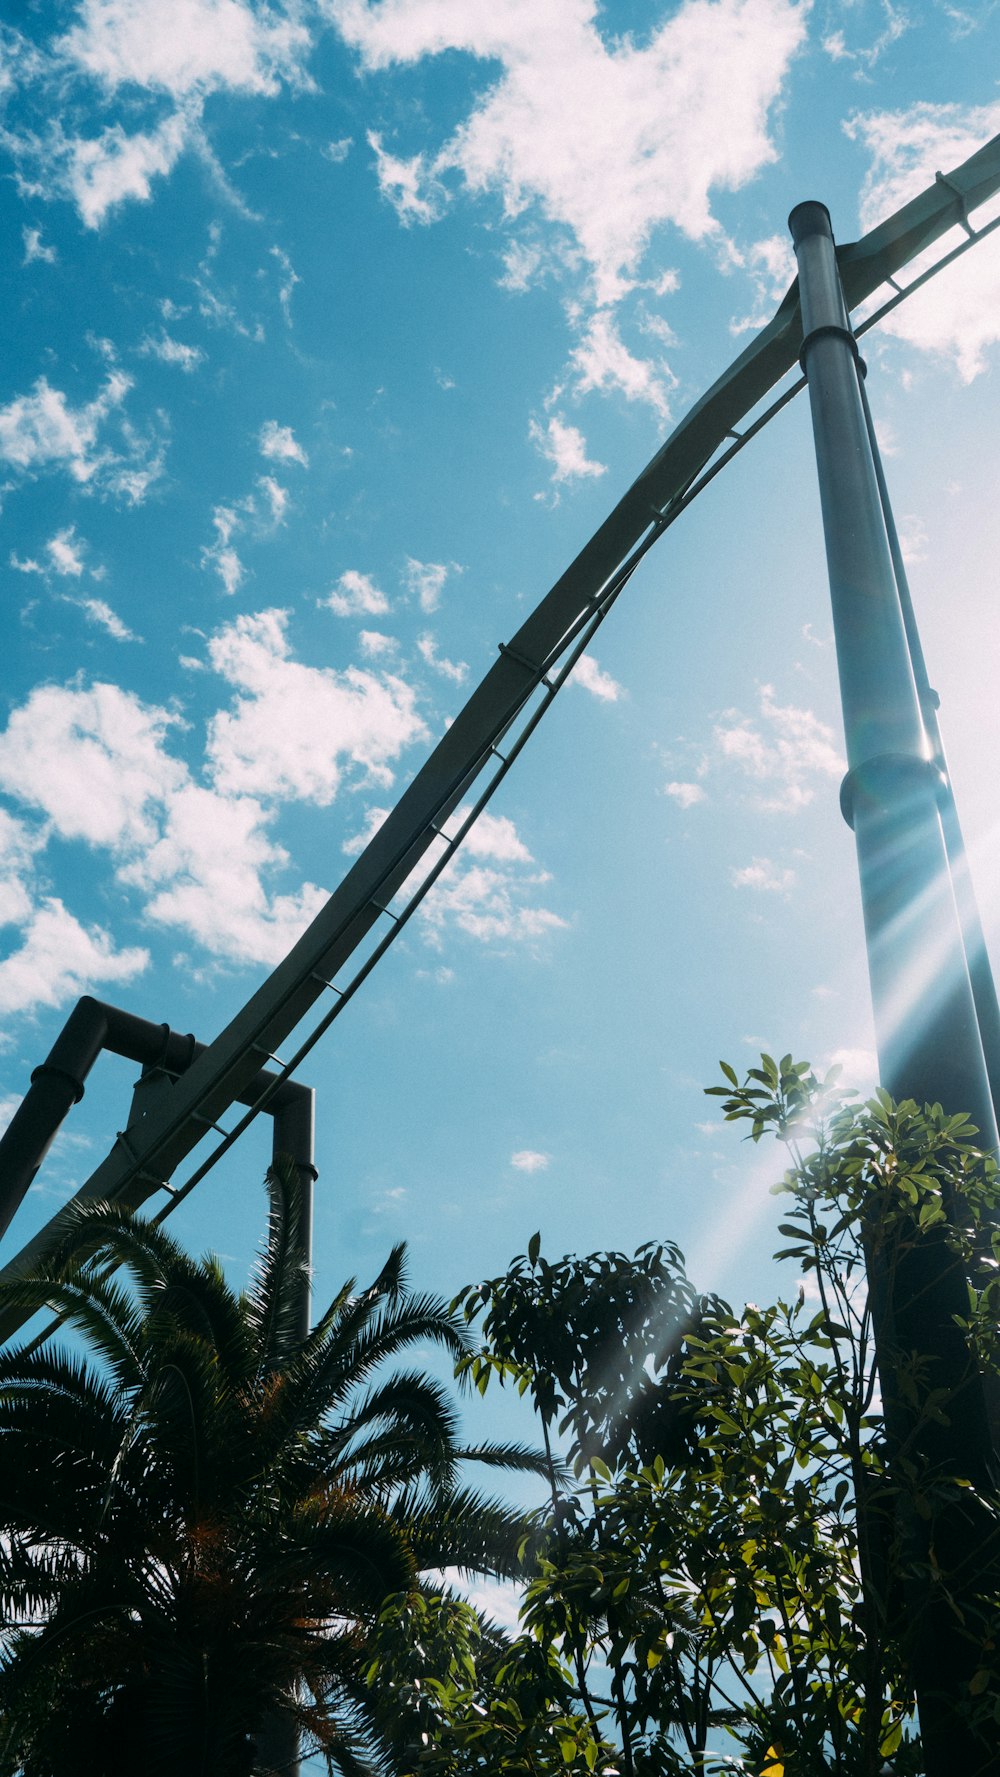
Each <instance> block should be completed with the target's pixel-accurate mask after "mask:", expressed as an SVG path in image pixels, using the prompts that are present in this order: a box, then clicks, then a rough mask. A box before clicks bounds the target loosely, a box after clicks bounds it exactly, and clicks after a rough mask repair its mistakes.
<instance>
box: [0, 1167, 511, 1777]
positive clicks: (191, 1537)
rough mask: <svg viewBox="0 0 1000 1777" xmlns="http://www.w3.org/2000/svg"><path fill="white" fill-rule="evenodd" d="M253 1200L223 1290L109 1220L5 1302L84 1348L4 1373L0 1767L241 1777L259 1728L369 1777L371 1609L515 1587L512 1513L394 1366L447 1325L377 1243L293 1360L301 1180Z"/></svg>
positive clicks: (422, 1387) (93, 1774)
mask: <svg viewBox="0 0 1000 1777" xmlns="http://www.w3.org/2000/svg"><path fill="white" fill-rule="evenodd" d="M268 1192H269V1199H270V1212H271V1213H270V1224H269V1234H268V1239H267V1243H266V1246H265V1248H264V1250H263V1252H262V1254H261V1256H260V1259H259V1262H258V1264H257V1267H256V1270H255V1273H254V1276H253V1278H252V1281H251V1283H250V1285H249V1287H248V1288H247V1289H246V1290H245V1291H244V1292H243V1293H242V1294H240V1295H237V1294H235V1293H234V1292H233V1290H232V1289H231V1288H230V1287H229V1286H228V1284H227V1283H226V1281H225V1278H224V1276H223V1274H222V1270H221V1268H220V1266H219V1263H218V1261H217V1260H216V1259H214V1258H212V1257H208V1258H204V1259H201V1260H200V1261H196V1260H192V1259H191V1258H189V1257H188V1256H187V1254H186V1253H185V1252H184V1251H183V1250H182V1248H181V1247H180V1246H179V1245H178V1244H177V1243H176V1242H175V1241H174V1240H172V1239H171V1238H170V1237H169V1235H167V1234H166V1233H165V1232H164V1230H163V1229H162V1228H159V1227H156V1226H154V1225H152V1224H150V1223H148V1222H143V1221H141V1220H140V1219H138V1218H136V1217H134V1216H132V1215H131V1214H129V1213H127V1212H124V1211H122V1210H120V1209H116V1208H113V1207H108V1206H103V1207H97V1208H94V1209H90V1210H88V1211H86V1212H85V1213H82V1214H81V1215H80V1216H79V1217H78V1219H77V1221H76V1223H75V1225H74V1228H73V1230H72V1232H71V1233H70V1234H69V1235H68V1236H67V1238H66V1240H65V1242H64V1245H63V1248H62V1250H61V1252H60V1253H59V1254H58V1255H57V1256H56V1258H55V1259H54V1260H53V1262H52V1263H51V1264H50V1265H48V1266H47V1267H46V1268H45V1270H44V1272H41V1273H39V1274H37V1275H35V1276H33V1277H29V1278H26V1279H23V1280H21V1281H18V1282H12V1283H6V1284H5V1285H4V1286H3V1290H2V1294H3V1297H4V1299H5V1300H6V1301H11V1302H13V1301H16V1302H17V1304H18V1305H19V1306H20V1307H22V1308H30V1309H35V1308H37V1309H41V1308H43V1307H48V1308H50V1309H53V1310H55V1311H56V1312H57V1313H58V1314H59V1315H61V1316H63V1317H64V1318H65V1320H66V1322H67V1323H68V1326H69V1327H70V1328H72V1329H73V1331H74V1332H75V1333H76V1334H77V1335H79V1341H82V1348H81V1346H80V1345H79V1343H78V1345H77V1347H76V1348H71V1347H68V1346H66V1345H64V1344H57V1343H53V1342H45V1343H37V1342H36V1343H34V1344H29V1345H27V1346H25V1347H24V1348H23V1349H21V1350H18V1351H6V1352H3V1353H2V1354H0V1524H2V1527H3V1536H2V1539H0V1608H2V1611H3V1621H4V1623H5V1624H6V1625H7V1626H8V1634H7V1637H6V1645H5V1649H4V1657H3V1663H2V1666H0V1770H3V1771H6V1772H10V1773H14V1772H21V1773H23V1777H118V1774H119V1773H121V1774H122V1777H124V1774H125V1773H126V1772H127V1773H129V1774H130V1777H131V1774H132V1773H134V1772H135V1770H136V1769H137V1768H141V1769H142V1770H144V1771H146V1772H149V1773H150V1777H159V1774H163V1777H166V1773H168V1772H169V1773H170V1777H177V1773H179V1772H184V1773H185V1777H187V1773H191V1774H192V1777H194V1774H196V1773H197V1774H205V1777H208V1773H211V1774H212V1777H244V1774H249V1773H251V1772H253V1771H256V1770H259V1769H262V1768H263V1766H262V1765H261V1763H260V1755H259V1753H258V1748H257V1740H258V1736H259V1734H260V1733H261V1731H262V1729H263V1728H264V1726H265V1724H266V1723H267V1722H268V1720H269V1718H272V1719H273V1717H274V1714H275V1712H276V1711H277V1712H283V1714H284V1716H285V1719H286V1720H291V1721H292V1722H293V1723H294V1724H295V1725H296V1726H297V1728H298V1729H299V1730H300V1732H301V1734H302V1737H303V1742H304V1744H305V1745H306V1746H307V1747H316V1748H319V1749H320V1750H321V1751H322V1752H323V1753H324V1754H325V1757H326V1760H327V1764H328V1768H330V1769H332V1770H339V1771H342V1772H343V1773H345V1777H361V1773H363V1772H366V1771H368V1770H370V1769H372V1768H376V1767H378V1766H379V1765H380V1764H381V1763H382V1761H383V1758H384V1756H385V1748H384V1745H383V1743H382V1741H381V1739H380V1737H379V1732H378V1722H377V1710H376V1709H375V1707H374V1705H373V1699H372V1695H371V1692H370V1689H369V1688H368V1687H367V1686H366V1685H365V1683H364V1670H365V1666H366V1663H367V1662H366V1658H365V1648H366V1643H367V1640H368V1637H369V1635H370V1633H371V1631H372V1629H373V1627H374V1625H375V1624H376V1622H377V1620H378V1617H379V1614H380V1611H381V1610H382V1607H383V1604H384V1601H385V1600H386V1598H387V1596H389V1595H394V1594H398V1593H401V1592H402V1593H404V1594H406V1593H409V1592H411V1591H413V1590H414V1588H416V1587H418V1586H419V1585H420V1584H421V1578H422V1576H423V1575H426V1574H428V1573H430V1572H432V1571H436V1570H439V1569H441V1568H444V1567H447V1566H459V1567H463V1568H467V1569H470V1570H474V1571H477V1572H484V1573H490V1574H499V1575H513V1574H516V1573H518V1572H520V1571H521V1557H520V1554H519V1548H520V1544H521V1542H522V1539H523V1536H524V1533H525V1520H524V1517H523V1514H521V1513H520V1512H518V1511H516V1510H514V1509H513V1508H511V1507H508V1506H506V1505H503V1504H501V1503H498V1502H496V1501H494V1500H490V1499H486V1498H483V1497H482V1496H481V1495H480V1494H479V1493H478V1492H476V1491H475V1490H473V1489H472V1488H470V1487H469V1486H468V1485H467V1484H466V1483H465V1482H464V1481H463V1478H462V1468H463V1454H464V1452H463V1448H462V1445H461V1443H460V1441H459V1437H458V1426H457V1417H456V1412H455V1408H454V1406H453V1404H452V1402H451V1401H450V1399H449V1396H448V1393H447V1391H446V1390H445V1389H444V1388H443V1387H442V1386H441V1385H440V1384H439V1383H437V1382H436V1381H434V1380H433V1379H431V1378H430V1377H428V1376H427V1375H426V1374H424V1373H423V1372H421V1371H420V1370H419V1369H414V1368H412V1367H411V1368H408V1369H394V1368H392V1365H393V1360H396V1359H399V1358H400V1357H402V1356H405V1353H406V1352H407V1351H408V1350H409V1349H411V1348H412V1347H413V1346H414V1345H422V1344H425V1343H426V1342H431V1343H432V1344H434V1345H437V1346H439V1347H441V1348H443V1350H444V1351H445V1352H446V1353H448V1354H450V1356H451V1358H452V1359H453V1360H455V1361H458V1360H461V1359H462V1357H463V1356H464V1355H465V1354H466V1351H467V1347H468V1335H467V1334H466V1332H465V1329H464V1327H463V1325H462V1322H461V1319H460V1318H459V1317H457V1316H456V1315H455V1314H454V1313H452V1312H450V1311H449V1310H448V1309H447V1307H446V1306H445V1304H443V1303H442V1302H440V1301H437V1300H436V1299H434V1298H432V1297H429V1296H425V1295H419V1294H414V1293H413V1292H412V1291H411V1290H410V1289H409V1288H408V1287H407V1282H406V1275H405V1267H404V1256H403V1250H402V1248H399V1247H397V1248H396V1249H395V1250H394V1251H393V1252H392V1253H391V1254H390V1257H389V1259H388V1261H387V1263H386V1265H385V1266H384V1268H383V1270H382V1271H381V1272H380V1274H379V1276H378V1277H377V1278H376V1279H375V1281H374V1282H373V1283H372V1284H370V1285H369V1286H368V1287H367V1288H362V1289H356V1288H355V1286H354V1283H353V1282H349V1283H346V1284H345V1285H344V1287H343V1289H341V1290H340V1291H339V1292H338V1294H337V1296H336V1297H335V1298H334V1300H333V1301H332V1302H331V1304H330V1305H329V1307H328V1308H327V1310H326V1312H325V1313H324V1314H323V1315H322V1316H321V1318H320V1320H319V1322H318V1324H317V1325H316V1327H315V1328H314V1330H313V1331H312V1332H311V1333H310V1334H309V1336H308V1337H307V1338H306V1339H305V1340H304V1341H302V1340H299V1339H296V1338H295V1337H294V1334H293V1328H294V1324H295V1312H296V1299H297V1295H298V1291H299V1290H300V1288H301V1281H302V1260H301V1258H300V1257H299V1256H298V1254H299V1245H298V1226H297V1224H298V1214H299V1208H298V1205H299V1198H298V1185H297V1179H296V1175H295V1171H294V1168H291V1167H289V1168H288V1169H287V1170H285V1169H282V1168H279V1169H277V1170H276V1171H273V1172H272V1173H271V1174H270V1175H269V1177H268ZM112 1266H113V1267H118V1268H120V1275H119V1276H118V1277H115V1276H113V1275H112V1274H111V1269H110V1268H111V1267H112ZM476 1455H477V1457H478V1458H479V1459H480V1460H481V1461H486V1462H487V1463H493V1464H499V1465H501V1466H507V1467H513V1468H517V1467H527V1468H531V1467H532V1466H536V1465H537V1459H536V1458H534V1457H533V1456H532V1454H531V1453H530V1452H528V1451H525V1450H521V1449H519V1448H503V1449H497V1448H493V1447H490V1446H486V1447H484V1448H481V1449H480V1450H478V1451H477V1452H476Z"/></svg>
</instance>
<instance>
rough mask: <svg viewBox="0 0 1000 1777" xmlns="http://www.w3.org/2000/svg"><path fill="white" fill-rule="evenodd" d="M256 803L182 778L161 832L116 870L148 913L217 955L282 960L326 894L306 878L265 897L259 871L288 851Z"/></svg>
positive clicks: (283, 862) (245, 959)
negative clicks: (143, 898) (291, 889)
mask: <svg viewBox="0 0 1000 1777" xmlns="http://www.w3.org/2000/svg"><path fill="white" fill-rule="evenodd" d="M267 819H268V816H267V814H266V812H265V811H264V810H263V809H262V808H261V805H260V803H259V802H257V801H256V800H254V799H253V798H252V797H247V796H235V797H231V796H224V795H220V794H219V793H218V792H217V791H215V790H211V789H206V788H204V787H202V786H201V785H198V784H194V783H190V782H185V783H184V784H182V785H181V786H180V787H179V788H178V789H177V790H176V791H174V793H173V794H172V795H171V797H170V800H169V806H168V810H167V820H166V822H165V825H164V829H163V831H162V833H161V835H160V837H159V838H158V839H157V840H156V842H155V843H154V844H153V845H150V846H148V847H145V848H143V850H142V852H141V853H140V854H139V856H138V857H136V858H135V859H133V860H132V862H131V863H129V864H127V865H126V866H125V867H124V868H123V869H122V870H121V871H120V872H119V874H120V877H121V880H122V881H123V882H126V883H128V884H130V885H132V886H134V887H137V888H140V889H142V890H143V891H144V892H145V894H146V895H147V896H148V897H149V898H148V900H147V902H146V915H147V917H148V918H149V919H152V920H155V921H156V922H157V924H159V925H168V926H179V927H181V928H182V929H183V930H184V931H187V932H190V933H192V934H193V936H194V937H195V938H197V939H198V941H199V943H201V944H204V945H205V947H206V949H208V950H210V951H211V952H212V953H213V954H214V955H216V956H224V957H229V958H232V959H233V960H235V961H243V962H264V963H276V962H279V961H280V959H281V958H282V956H284V955H285V953H286V951H287V950H288V949H289V948H290V946H291V945H292V944H293V943H294V942H295V940H296V939H297V938H299V937H300V936H301V934H302V932H303V931H304V929H305V927H306V925H307V924H308V922H309V921H310V920H311V919H313V918H314V917H315V915H316V914H317V913H318V912H319V909H320V907H321V906H322V904H323V902H324V901H325V899H326V895H325V893H324V891H323V890H322V889H319V888H316V887H315V886H314V885H313V884H312V883H305V884H304V885H303V886H302V887H301V888H300V889H299V890H298V891H297V892H296V893H295V894H286V895H275V896H274V897H272V898H271V899H270V900H269V899H268V896H267V894H266V892H265V890H264V886H263V882H262V876H263V875H265V874H266V873H267V872H269V871H273V870H274V869H276V868H279V867H283V866H285V865H287V863H288V861H289V859H288V854H287V852H285V851H284V850H283V849H282V848H281V847H280V846H276V845H274V844H273V843H272V842H271V841H270V840H269V839H268V838H267V837H266V835H265V833H264V830H263V829H264V825H265V823H266V821H267Z"/></svg>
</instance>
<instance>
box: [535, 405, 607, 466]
mask: <svg viewBox="0 0 1000 1777" xmlns="http://www.w3.org/2000/svg"><path fill="white" fill-rule="evenodd" d="M528 435H529V437H530V438H531V441H532V443H533V444H534V445H535V446H536V447H537V449H538V450H540V451H541V454H542V456H543V457H545V458H546V459H547V461H548V462H550V463H551V464H552V480H553V481H558V482H562V481H576V480H578V479H579V478H580V477H581V476H588V475H604V474H606V472H607V467H608V466H607V464H606V463H595V462H592V461H591V460H590V459H589V458H588V456H587V441H586V439H585V438H584V436H583V433H582V432H581V431H580V430H579V428H578V427H577V426H570V425H568V424H567V422H566V421H565V420H562V419H560V418H559V415H558V414H552V415H551V416H550V418H549V420H548V421H547V423H546V425H545V426H544V427H543V426H541V425H540V424H539V422H538V421H537V420H532V422H531V425H530V427H529V430H528Z"/></svg>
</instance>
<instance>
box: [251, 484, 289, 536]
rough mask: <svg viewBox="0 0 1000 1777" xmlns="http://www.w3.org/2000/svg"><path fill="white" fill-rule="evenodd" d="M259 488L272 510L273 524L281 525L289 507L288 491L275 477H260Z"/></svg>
mask: <svg viewBox="0 0 1000 1777" xmlns="http://www.w3.org/2000/svg"><path fill="white" fill-rule="evenodd" d="M257 486H258V487H259V488H260V491H261V493H262V494H263V495H264V498H265V500H266V501H267V503H268V506H269V507H270V509H271V523H272V524H273V525H278V524H281V522H282V520H283V519H284V516H285V512H286V509H287V507H288V489H287V488H286V487H282V485H281V483H280V482H279V481H275V479H274V476H273V475H259V476H258V477H257Z"/></svg>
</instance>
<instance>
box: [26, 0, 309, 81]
mask: <svg viewBox="0 0 1000 1777" xmlns="http://www.w3.org/2000/svg"><path fill="white" fill-rule="evenodd" d="M57 47H58V48H59V49H60V50H61V52H62V54H63V56H64V57H66V58H67V59H68V60H70V61H72V62H74V63H75V64H76V65H77V67H78V68H79V69H80V70H81V71H82V72H84V73H86V74H89V75H90V76H92V77H93V78H94V79H97V80H99V81H100V82H101V83H102V85H104V86H105V87H107V88H109V89H110V90H111V91H115V90H116V89H117V88H119V87H122V86H125V87H130V86H136V87H145V88H147V89H150V88H151V89H154V90H158V91H161V92H166V93H169V94H170V95H171V96H172V97H173V98H175V99H182V98H186V97H188V96H189V95H192V94H199V95H201V94H205V93H208V92H213V91H215V90H218V89H219V88H228V89H229V90H230V91H235V92H244V93H257V94H267V95H273V94H275V93H276V92H277V91H278V89H279V86H280V85H281V84H282V83H283V82H286V83H289V84H291V85H297V86H302V85H305V84H307V76H306V75H305V72H304V66H303V64H304V60H305V57H306V55H307V53H308V50H309V47H310V40H309V33H308V31H307V29H306V27H305V26H304V25H303V24H301V23H299V22H298V21H297V20H296V19H295V17H294V16H293V17H289V16H288V15H287V14H286V13H283V12H280V11H277V10H275V9H272V8H264V7H255V6H251V5H246V4H244V3H243V0H159V3H158V4H157V5H156V6H154V7H152V8H151V7H150V6H149V4H148V0H83V4H82V6H81V7H80V10H79V18H78V23H76V24H75V25H74V26H73V27H72V29H71V30H69V31H68V32H67V33H66V34H65V36H64V37H63V38H62V39H61V40H60V41H59V43H58V46H57Z"/></svg>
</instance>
